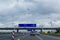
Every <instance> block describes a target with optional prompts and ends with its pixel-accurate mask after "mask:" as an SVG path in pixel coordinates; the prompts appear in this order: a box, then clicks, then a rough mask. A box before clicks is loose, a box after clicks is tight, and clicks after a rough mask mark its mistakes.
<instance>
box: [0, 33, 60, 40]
mask: <svg viewBox="0 0 60 40" xmlns="http://www.w3.org/2000/svg"><path fill="white" fill-rule="evenodd" d="M0 40H12V37H11V34H0ZM15 40H60V38H58V37H54V36H48V35H43V34H39V35H35V36H30V33H16V34H15Z"/></svg>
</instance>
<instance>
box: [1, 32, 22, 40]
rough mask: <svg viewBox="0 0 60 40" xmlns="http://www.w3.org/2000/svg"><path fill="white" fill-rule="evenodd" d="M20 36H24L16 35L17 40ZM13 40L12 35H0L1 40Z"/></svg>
mask: <svg viewBox="0 0 60 40" xmlns="http://www.w3.org/2000/svg"><path fill="white" fill-rule="evenodd" d="M19 36H23V34H18V33H17V34H15V38H16V37H19ZM11 39H12V34H2V35H0V40H11Z"/></svg>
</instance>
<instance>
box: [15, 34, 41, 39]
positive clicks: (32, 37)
mask: <svg viewBox="0 0 60 40" xmlns="http://www.w3.org/2000/svg"><path fill="white" fill-rule="evenodd" d="M15 40H41V39H40V38H39V37H36V36H31V35H30V34H29V35H28V34H27V35H24V36H21V37H18V38H17V39H15Z"/></svg>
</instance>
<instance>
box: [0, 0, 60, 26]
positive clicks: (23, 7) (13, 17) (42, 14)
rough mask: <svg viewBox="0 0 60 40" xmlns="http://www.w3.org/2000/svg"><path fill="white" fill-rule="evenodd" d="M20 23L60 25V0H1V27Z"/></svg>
mask: <svg viewBox="0 0 60 40" xmlns="http://www.w3.org/2000/svg"><path fill="white" fill-rule="evenodd" d="M19 23H36V24H37V27H40V25H44V27H51V24H52V26H53V27H59V26H60V0H0V27H12V26H17V25H18V24H19ZM12 24H13V25H12Z"/></svg>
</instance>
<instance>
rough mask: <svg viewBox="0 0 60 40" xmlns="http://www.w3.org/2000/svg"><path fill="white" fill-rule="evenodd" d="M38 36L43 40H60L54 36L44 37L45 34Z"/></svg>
mask: <svg viewBox="0 0 60 40" xmlns="http://www.w3.org/2000/svg"><path fill="white" fill-rule="evenodd" d="M38 36H39V37H40V38H41V39H43V40H60V38H57V37H54V36H48V35H43V34H40V35H38Z"/></svg>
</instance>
